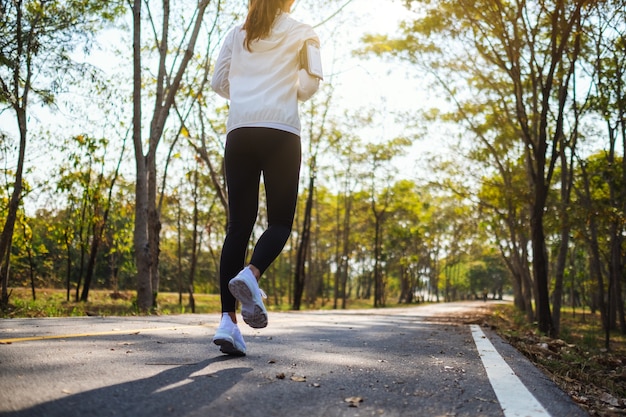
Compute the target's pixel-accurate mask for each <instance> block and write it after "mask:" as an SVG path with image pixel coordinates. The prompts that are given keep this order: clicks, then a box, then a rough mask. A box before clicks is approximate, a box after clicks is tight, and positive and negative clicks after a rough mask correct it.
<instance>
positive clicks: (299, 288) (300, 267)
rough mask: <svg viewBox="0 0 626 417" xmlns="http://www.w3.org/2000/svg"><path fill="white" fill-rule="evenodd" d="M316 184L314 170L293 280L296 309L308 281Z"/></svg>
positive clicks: (310, 178)
mask: <svg viewBox="0 0 626 417" xmlns="http://www.w3.org/2000/svg"><path fill="white" fill-rule="evenodd" d="M314 185H315V174H314V173H313V172H312V173H311V175H310V177H309V192H308V196H307V200H306V206H305V209H304V221H303V222H302V235H301V236H300V242H299V245H298V253H297V256H296V272H295V274H294V280H293V304H292V308H293V309H294V310H300V307H301V304H302V294H303V292H304V286H305V283H306V268H305V264H306V259H307V253H308V249H309V241H310V236H311V212H312V210H313V187H314Z"/></svg>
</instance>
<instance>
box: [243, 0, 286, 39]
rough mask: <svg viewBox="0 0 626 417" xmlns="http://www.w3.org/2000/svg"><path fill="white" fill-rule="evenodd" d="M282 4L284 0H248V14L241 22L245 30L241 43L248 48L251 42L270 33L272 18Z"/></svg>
mask: <svg viewBox="0 0 626 417" xmlns="http://www.w3.org/2000/svg"><path fill="white" fill-rule="evenodd" d="M284 4H285V0H250V7H249V9H248V16H247V17H246V21H245V22H244V24H243V29H244V30H245V31H246V39H245V40H244V41H243V43H244V45H245V47H246V49H248V50H250V43H251V42H253V41H256V40H259V39H262V38H264V37H266V36H268V35H269V34H270V30H271V29H272V25H273V24H274V19H276V15H277V13H278V11H279V10H280V9H281V8H282V7H283V5H284Z"/></svg>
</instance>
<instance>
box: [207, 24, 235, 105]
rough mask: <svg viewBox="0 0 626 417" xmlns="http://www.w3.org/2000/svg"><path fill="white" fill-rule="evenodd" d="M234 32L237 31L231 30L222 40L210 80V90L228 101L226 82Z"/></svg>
mask: <svg viewBox="0 0 626 417" xmlns="http://www.w3.org/2000/svg"><path fill="white" fill-rule="evenodd" d="M235 30H237V28H235V29H233V30H231V31H230V33H229V34H228V35H227V36H226V39H225V40H224V44H223V45H222V49H221V50H220V53H219V55H218V57H217V62H216V63H215V69H214V71H213V77H212V78H211V88H212V89H213V90H214V91H215V92H216V93H217V94H219V95H220V96H222V97H224V98H226V99H230V81H229V80H228V76H229V74H230V61H231V58H232V52H233V38H234V35H235Z"/></svg>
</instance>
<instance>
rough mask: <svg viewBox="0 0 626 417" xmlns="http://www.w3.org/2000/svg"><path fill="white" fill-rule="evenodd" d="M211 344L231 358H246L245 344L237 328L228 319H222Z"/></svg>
mask: <svg viewBox="0 0 626 417" xmlns="http://www.w3.org/2000/svg"><path fill="white" fill-rule="evenodd" d="M213 343H215V344H216V345H218V346H219V347H220V352H222V353H225V354H227V355H233V356H246V343H245V342H244V341H243V336H242V335H241V332H240V331H239V327H237V325H236V324H235V323H233V322H232V321H231V320H230V318H228V320H226V319H225V318H222V321H221V322H220V326H219V327H218V328H217V331H216V332H215V336H213Z"/></svg>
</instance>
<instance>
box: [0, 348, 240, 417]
mask: <svg viewBox="0 0 626 417" xmlns="http://www.w3.org/2000/svg"><path fill="white" fill-rule="evenodd" d="M227 360H231V357H228V356H218V357H215V358H212V359H208V360H205V361H202V362H198V363H195V364H191V365H184V366H177V367H175V368H171V369H168V370H166V371H163V372H160V373H158V374H156V375H154V376H152V377H150V378H144V379H140V380H136V381H131V382H126V383H121V384H117V385H111V386H107V387H104V388H99V389H95V390H91V391H87V392H83V393H80V394H75V395H68V396H67V397H64V398H61V399H57V400H53V401H49V402H46V403H42V404H39V405H36V406H34V407H30V408H27V409H23V410H20V411H15V412H7V413H0V414H1V415H2V416H6V417H38V416H45V417H57V416H58V417H74V416H81V417H82V416H90V417H91V416H160V415H172V416H176V415H187V414H190V413H192V414H193V413H194V411H197V410H200V409H201V408H203V407H206V406H208V405H210V404H211V403H212V402H213V401H215V400H217V399H218V398H220V396H221V395H223V394H224V392H226V391H227V390H229V389H230V388H232V387H233V386H235V385H236V384H237V383H238V382H239V381H240V380H241V379H242V378H243V377H244V375H245V374H246V373H248V372H250V371H251V370H252V368H247V367H246V368H243V367H235V368H229V369H223V370H219V371H217V372H215V373H211V372H210V370H208V372H206V371H204V372H203V373H202V374H200V375H194V374H196V373H199V372H200V371H203V370H205V369H206V368H207V367H210V366H211V365H212V364H214V363H217V362H223V361H227Z"/></svg>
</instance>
